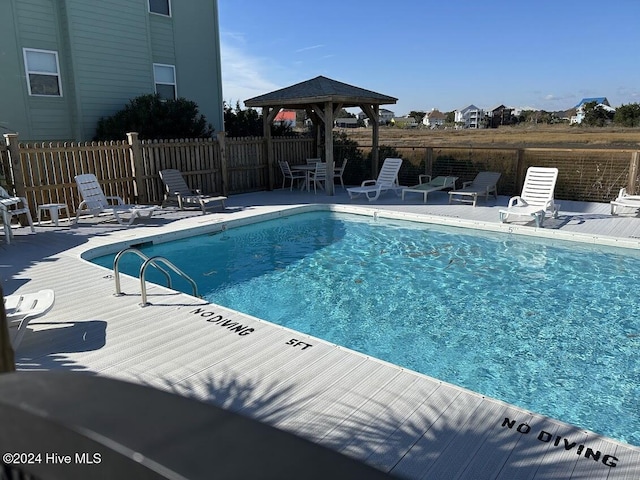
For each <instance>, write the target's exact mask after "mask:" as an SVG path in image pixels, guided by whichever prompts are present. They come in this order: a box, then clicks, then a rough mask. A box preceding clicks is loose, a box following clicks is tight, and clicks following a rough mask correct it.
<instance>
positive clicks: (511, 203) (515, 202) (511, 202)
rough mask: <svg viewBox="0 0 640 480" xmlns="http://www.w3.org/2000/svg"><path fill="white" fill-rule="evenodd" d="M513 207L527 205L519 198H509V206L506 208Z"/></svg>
mask: <svg viewBox="0 0 640 480" xmlns="http://www.w3.org/2000/svg"><path fill="white" fill-rule="evenodd" d="M514 205H522V206H524V205H527V202H526V201H525V200H524V199H523V198H522V197H521V196H519V195H518V196H516V197H511V198H510V199H509V206H508V207H507V208H511V207H513V206H514Z"/></svg>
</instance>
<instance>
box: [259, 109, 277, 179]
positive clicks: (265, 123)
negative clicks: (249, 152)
mask: <svg viewBox="0 0 640 480" xmlns="http://www.w3.org/2000/svg"><path fill="white" fill-rule="evenodd" d="M279 111H280V108H273V109H272V108H270V107H262V135H263V136H264V148H265V150H266V156H267V170H268V173H267V175H268V177H269V190H273V189H274V187H275V182H276V179H275V170H274V163H275V162H274V154H273V139H272V138H271V122H273V119H274V118H276V115H277V114H278V112H279Z"/></svg>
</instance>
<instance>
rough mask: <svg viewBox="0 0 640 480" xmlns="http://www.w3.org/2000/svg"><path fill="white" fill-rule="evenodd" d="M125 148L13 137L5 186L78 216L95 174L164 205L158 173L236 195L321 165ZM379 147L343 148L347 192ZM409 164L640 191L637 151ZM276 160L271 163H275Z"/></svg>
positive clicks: (282, 148)
mask: <svg viewBox="0 0 640 480" xmlns="http://www.w3.org/2000/svg"><path fill="white" fill-rule="evenodd" d="M127 137H128V138H127V140H126V141H121V142H91V143H85V144H74V143H62V144H60V143H38V144H20V143H19V142H18V137H17V135H14V134H5V139H6V145H0V184H3V185H4V186H6V187H8V190H9V191H14V192H15V193H16V194H17V195H20V196H24V197H26V198H27V199H28V202H29V204H30V207H31V209H32V210H33V211H35V210H36V206H37V205H38V204H43V203H66V204H67V205H69V207H70V209H71V211H72V212H73V210H74V209H75V208H76V207H77V206H78V205H79V203H80V200H81V199H80V198H79V196H78V191H77V188H76V185H75V181H74V177H75V176H76V175H79V174H81V173H94V174H96V176H97V177H98V179H99V180H100V182H101V185H102V186H103V189H104V191H105V194H106V195H118V196H120V197H122V198H123V199H124V201H125V202H127V203H153V204H160V203H162V200H163V197H164V186H163V184H162V182H161V180H160V177H159V175H158V172H159V171H160V170H162V169H165V168H176V169H178V170H180V171H181V172H182V173H183V175H184V176H185V179H186V181H187V184H188V185H189V186H190V187H191V188H194V189H196V188H197V189H200V190H202V191H203V192H204V193H208V194H222V195H233V194H239V193H245V192H254V191H262V190H270V189H272V188H278V187H279V186H280V185H281V181H282V177H281V173H280V169H279V167H278V165H277V161H278V160H287V161H288V162H289V163H290V164H292V165H296V164H301V163H305V160H306V158H309V157H315V156H316V154H315V152H316V149H315V142H314V140H313V139H311V138H302V137H290V138H288V137H277V138H274V139H272V144H273V152H271V155H269V152H267V151H266V142H265V140H264V139H263V138H262V137H248V138H226V137H225V135H224V133H221V134H218V136H217V138H215V139H196V140H184V139H178V140H152V141H140V140H138V138H137V134H135V133H131V134H128V136H127ZM371 149H372V147H371V146H366V145H364V146H363V145H357V144H355V143H354V142H340V141H338V142H336V145H335V149H334V158H335V161H336V165H340V164H341V163H342V161H343V159H345V158H347V159H348V160H349V163H348V165H347V169H346V172H345V183H346V184H349V185H357V184H360V183H361V182H362V181H363V180H367V179H370V178H371ZM387 156H398V157H401V158H403V159H404V164H403V167H402V169H401V170H400V174H399V180H400V183H401V184H402V185H414V184H416V183H418V175H419V174H421V173H426V174H430V175H432V176H438V175H453V176H456V177H458V178H459V184H458V185H459V186H460V185H461V184H462V182H464V181H467V180H472V179H473V178H474V177H475V176H476V175H477V173H478V172H480V171H498V172H501V173H502V176H501V178H500V181H499V183H498V193H499V194H501V195H507V196H512V195H517V194H519V193H520V189H521V187H522V183H523V181H524V175H525V173H526V169H527V168H528V167H529V166H550V167H551V166H553V167H557V168H558V169H559V172H560V173H559V176H558V183H557V186H556V192H555V195H556V198H557V199H559V200H578V201H592V202H608V201H609V200H611V199H613V198H615V196H616V194H617V192H618V190H619V189H620V188H621V187H626V188H627V189H628V190H630V191H631V192H640V185H639V178H638V177H639V175H638V171H639V169H640V168H639V164H640V152H638V151H636V150H630V149H602V148H599V149H593V148H567V149H559V148H505V147H501V148H494V147H466V146H457V147H456V146H446V147H443V146H439V147H424V146H415V147H413V146H407V145H395V146H385V145H382V146H380V147H379V158H380V160H381V161H382V160H383V159H384V158H386V157H387ZM269 157H270V158H272V159H274V161H273V162H272V164H269V160H268V158H269Z"/></svg>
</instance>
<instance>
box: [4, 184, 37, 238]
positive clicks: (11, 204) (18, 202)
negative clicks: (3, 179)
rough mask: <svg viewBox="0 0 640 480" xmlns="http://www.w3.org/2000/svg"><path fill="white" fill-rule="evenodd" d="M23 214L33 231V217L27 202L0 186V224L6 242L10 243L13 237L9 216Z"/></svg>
mask: <svg viewBox="0 0 640 480" xmlns="http://www.w3.org/2000/svg"><path fill="white" fill-rule="evenodd" d="M18 215H25V216H26V217H27V222H28V223H29V226H30V227H31V231H32V232H35V231H36V230H35V228H34V227H33V218H31V211H30V210H29V204H28V203H27V199H26V198H24V197H12V196H11V195H9V192H7V191H6V190H5V189H4V188H2V187H0V216H2V224H3V227H4V238H5V241H6V242H7V244H10V243H11V239H12V238H13V231H12V230H11V217H14V216H16V217H17V216H18Z"/></svg>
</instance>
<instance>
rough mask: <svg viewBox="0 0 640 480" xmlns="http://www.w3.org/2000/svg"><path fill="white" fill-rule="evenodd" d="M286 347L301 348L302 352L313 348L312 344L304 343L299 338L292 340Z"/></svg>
mask: <svg viewBox="0 0 640 480" xmlns="http://www.w3.org/2000/svg"><path fill="white" fill-rule="evenodd" d="M285 345H291V346H292V347H301V350H306V349H307V348H309V347H313V345H311V344H310V343H306V342H302V341H300V340H298V339H297V338H292V339H291V340H289V341H288V342H286V343H285Z"/></svg>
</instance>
